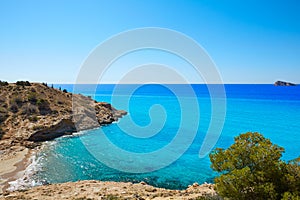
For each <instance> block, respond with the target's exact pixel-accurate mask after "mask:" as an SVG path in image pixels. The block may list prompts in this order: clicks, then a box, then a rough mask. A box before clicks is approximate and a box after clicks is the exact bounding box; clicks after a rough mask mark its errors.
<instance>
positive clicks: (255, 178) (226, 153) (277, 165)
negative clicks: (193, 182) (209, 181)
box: [210, 132, 300, 200]
mask: <svg viewBox="0 0 300 200" xmlns="http://www.w3.org/2000/svg"><path fill="white" fill-rule="evenodd" d="M234 140H235V143H234V144H233V145H231V146H230V147H229V148H228V149H226V150H224V149H220V148H218V149H216V150H215V151H214V152H212V153H211V154H210V160H211V163H212V164H211V167H212V169H214V170H215V171H217V172H220V173H221V175H220V176H219V177H217V178H216V179H215V183H216V189H217V191H218V193H219V194H220V195H221V196H222V197H228V198H230V199H247V200H248V199H281V198H282V197H283V195H284V194H285V192H289V193H287V194H285V195H286V196H291V195H294V196H296V195H297V194H296V193H294V191H297V190H299V189H300V188H299V186H298V185H297V183H296V181H295V180H294V179H292V178H291V177H292V176H294V174H297V173H299V171H297V170H299V168H297V169H296V168H295V167H292V165H290V164H287V163H285V162H283V161H281V160H280V158H281V156H282V153H283V152H284V149H283V148H282V147H279V146H278V145H275V144H272V142H271V141H270V140H269V139H266V138H264V137H263V136H262V135H261V134H259V133H251V132H248V133H245V134H241V135H240V136H238V137H235V139H234ZM288 166H290V167H291V169H290V170H289V167H288ZM295 169H296V170H295ZM293 170H294V171H293ZM296 171H297V173H296ZM292 172H293V174H292ZM298 175H299V174H298ZM288 181H290V183H289V184H287V183H288ZM292 187H293V188H292Z"/></svg>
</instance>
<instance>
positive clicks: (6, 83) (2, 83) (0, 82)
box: [0, 81, 8, 86]
mask: <svg viewBox="0 0 300 200" xmlns="http://www.w3.org/2000/svg"><path fill="white" fill-rule="evenodd" d="M7 85H8V82H6V81H0V86H7Z"/></svg>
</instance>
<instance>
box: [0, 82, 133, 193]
mask: <svg viewBox="0 0 300 200" xmlns="http://www.w3.org/2000/svg"><path fill="white" fill-rule="evenodd" d="M74 102H75V103H77V104H76V105H74ZM75 109H76V110H75ZM74 110H75V111H74ZM126 114H127V112H126V111H123V110H117V109H115V108H113V107H112V106H111V105H110V104H109V103H105V102H96V101H94V100H92V99H90V98H88V97H85V96H83V95H80V94H72V93H69V92H67V91H66V90H63V91H61V90H59V89H55V88H53V87H49V86H47V84H40V83H29V82H24V81H20V82H17V83H5V82H1V84H0V166H1V168H0V193H2V192H3V191H5V190H6V189H7V188H8V182H10V181H13V180H16V179H18V178H20V176H22V173H23V172H24V170H25V169H26V167H27V166H28V165H29V164H30V160H29V158H30V157H31V155H32V153H33V152H35V151H36V150H37V148H38V147H39V146H41V145H42V144H43V142H44V141H49V140H53V139H55V138H57V137H61V136H63V135H71V134H73V133H75V132H78V131H82V130H87V129H90V128H96V127H99V126H102V125H106V124H110V123H112V122H114V121H118V119H119V118H121V117H122V116H124V115H126Z"/></svg>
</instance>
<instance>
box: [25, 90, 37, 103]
mask: <svg viewBox="0 0 300 200" xmlns="http://www.w3.org/2000/svg"><path fill="white" fill-rule="evenodd" d="M36 96H37V94H36V92H30V93H29V94H28V97H27V98H28V101H29V102H30V103H32V104H36V102H37V97H36Z"/></svg>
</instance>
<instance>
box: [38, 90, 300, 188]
mask: <svg viewBox="0 0 300 200" xmlns="http://www.w3.org/2000/svg"><path fill="white" fill-rule="evenodd" d="M58 86H61V87H62V88H63V89H67V90H68V91H73V85H55V87H58ZM136 87H137V85H118V88H119V90H118V93H113V90H114V88H115V85H99V86H98V87H97V88H96V90H93V89H92V88H93V87H92V86H91V85H81V86H79V87H78V86H77V87H76V91H74V92H76V93H81V94H84V95H89V96H92V97H93V98H95V99H96V100H97V101H106V102H112V104H113V106H115V107H116V108H117V109H125V110H127V111H128V112H129V115H127V116H125V117H124V118H122V119H121V120H120V122H119V123H114V124H111V125H108V126H104V127H102V128H100V129H94V130H90V131H85V132H83V133H81V134H80V135H77V136H74V137H63V138H58V139H56V140H55V142H51V143H50V144H49V145H48V146H47V147H46V148H45V149H44V151H43V152H42V153H41V154H40V156H41V160H40V161H39V164H40V165H41V166H42V167H41V169H40V170H39V171H38V173H37V174H36V175H35V176H34V178H35V179H36V180H38V181H40V180H45V181H47V182H51V183H57V182H66V181H76V180H85V179H97V180H112V181H131V182H140V181H145V182H147V183H149V184H152V185H155V186H159V187H165V188H172V189H182V188H185V187H186V186H187V185H189V184H192V183H194V182H198V183H204V182H213V178H214V177H215V176H216V174H215V173H214V172H213V171H212V170H211V169H210V161H209V158H208V156H205V157H204V158H200V157H199V150H200V148H201V145H202V143H203V141H204V137H205V135H206V133H207V131H208V128H209V124H210V122H211V119H212V120H216V121H218V120H219V121H220V120H222V115H218V114H212V112H211V109H212V101H211V99H210V95H209V92H208V88H207V86H206V85H192V89H193V91H194V92H195V94H196V95H195V96H193V94H192V93H190V92H187V90H186V88H185V87H186V86H184V85H172V86H171V87H172V88H176V91H177V93H176V95H175V93H174V92H172V91H170V90H169V89H168V87H170V86H168V85H166V86H160V85H144V86H142V87H137V88H138V89H137V90H135V91H134V92H133V91H132V89H133V88H136ZM216 88H218V86H216ZM225 91H226V97H227V98H226V117H225V120H224V121H225V123H224V127H223V129H222V132H221V135H220V137H219V139H218V140H217V144H216V145H215V146H214V147H222V148H227V147H228V146H230V145H231V144H232V143H233V138H234V137H235V136H237V135H239V134H240V133H245V132H248V131H252V132H260V133H262V134H263V135H264V136H265V137H267V138H270V139H271V141H272V142H273V143H275V144H278V145H280V146H282V147H284V148H285V153H284V155H283V159H284V160H290V159H293V158H296V157H298V156H300V153H299V152H300V137H299V130H300V123H299V121H300V87H275V86H273V85H225ZM132 92H133V93H132ZM218 92H219V91H217V93H218ZM131 93H132V94H131ZM129 94H131V95H129ZM216 96H217V98H221V95H220V96H218V94H217V95H216ZM128 99H129V104H128V105H129V106H128V107H126V104H125V103H124V102H126V100H128ZM193 102H196V103H197V106H199V113H200V117H199V119H197V117H195V116H196V115H194V113H197V106H195V105H194V104H193ZM180 103H181V104H180ZM157 104H159V105H161V106H162V107H163V109H161V107H158V108H157V107H153V108H157V109H153V110H151V109H150V108H151V106H153V105H157ZM182 105H185V107H184V110H183V109H182V107H181V106H182ZM149 109H150V110H151V111H150V112H149ZM186 113H187V114H188V115H187V114H186ZM182 116H184V119H183V118H182ZM131 119H132V120H133V122H134V123H135V124H137V125H138V126H139V127H140V128H138V129H136V130H135V129H134V127H133V125H132V124H131V123H130V122H131ZM162 121H164V122H165V123H163V124H162V123H161V122H162ZM182 122H184V123H182ZM195 124H197V125H199V126H198V127H197V128H196V132H195V138H193V137H192V136H191V135H192V134H193V133H194V128H193V126H194V125H195ZM120 127H121V128H120ZM141 127H144V128H141ZM180 128H182V132H183V135H184V134H185V135H184V137H183V138H181V139H180V140H179V142H178V144H177V146H175V147H176V148H173V149H171V151H168V152H167V153H166V156H167V157H168V155H170V156H171V157H172V156H175V155H178V154H179V153H180V152H181V148H182V147H183V146H187V149H186V151H184V154H183V155H182V156H180V157H179V159H177V160H176V159H175V161H174V162H172V163H171V164H168V163H167V160H168V159H164V157H162V158H160V157H156V156H154V157H149V159H148V157H147V155H148V153H151V152H156V151H158V150H160V149H162V148H164V147H165V146H167V145H168V144H170V143H172V142H174V138H176V136H177V132H178V130H179V129H180ZM126 130H127V132H126ZM130 130H135V131H133V132H134V133H133V134H136V137H135V136H132V135H130V134H128V132H130ZM152 132H153V133H152ZM146 136H147V137H146ZM104 138H108V140H109V141H110V142H111V143H112V144H114V145H115V146H117V147H119V148H120V149H122V150H125V151H126V152H129V153H137V154H141V153H144V154H145V155H146V156H141V157H139V158H136V157H134V156H132V157H131V154H129V156H127V155H128V154H124V155H126V157H125V158H124V156H123V157H122V159H121V160H119V159H118V156H121V154H120V155H119V154H118V151H117V150H114V149H113V148H110V147H109V146H107V144H106V143H105V142H104V141H105V140H104ZM189 138H192V139H193V140H191V141H190V140H189ZM184 150H185V149H184ZM167 157H166V158H167ZM175 157H176V156H175ZM99 158H100V159H99ZM146 158H147V159H146ZM156 163H157V165H158V164H162V166H164V164H166V166H165V167H163V168H161V169H159V170H156V171H152V170H153V169H155V166H156ZM107 165H109V166H110V167H108V166H107ZM120 166H123V167H122V170H120ZM111 167H113V168H111ZM126 167H127V168H126ZM134 167H137V168H138V169H142V170H146V171H147V170H148V172H146V173H132V172H124V170H125V171H126V170H127V171H131V170H132V169H134ZM147 167H148V168H147Z"/></svg>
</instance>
